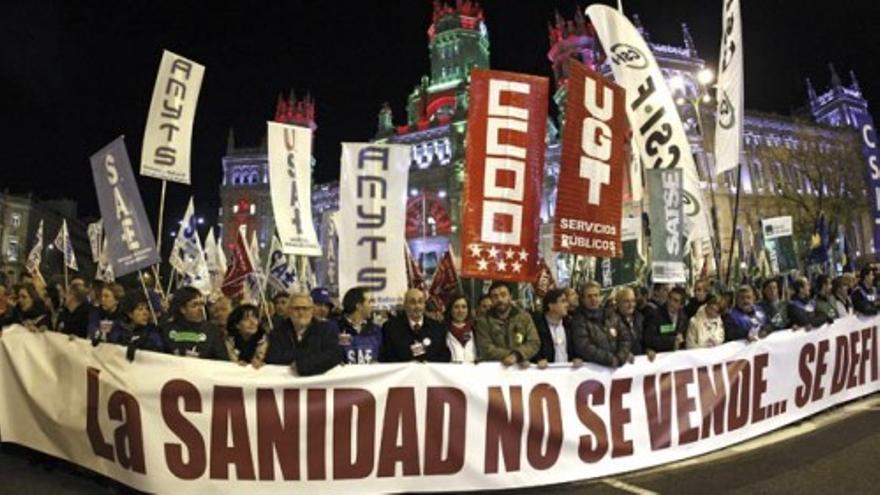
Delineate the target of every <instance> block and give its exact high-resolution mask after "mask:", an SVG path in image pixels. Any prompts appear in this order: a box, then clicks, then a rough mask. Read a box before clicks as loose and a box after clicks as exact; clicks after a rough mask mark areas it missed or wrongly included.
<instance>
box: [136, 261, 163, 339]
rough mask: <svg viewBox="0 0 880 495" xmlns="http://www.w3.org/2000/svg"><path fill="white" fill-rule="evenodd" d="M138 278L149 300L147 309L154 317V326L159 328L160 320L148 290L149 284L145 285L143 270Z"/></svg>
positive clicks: (139, 271) (139, 272)
mask: <svg viewBox="0 0 880 495" xmlns="http://www.w3.org/2000/svg"><path fill="white" fill-rule="evenodd" d="M138 278H139V279H140V281H141V288H142V289H143V290H144V296H146V298H147V307H148V308H150V315H152V317H153V325H156V326H159V319H158V318H156V310H155V309H153V303H152V301H150V292H149V291H148V290H147V284H146V283H144V272H143V270H138Z"/></svg>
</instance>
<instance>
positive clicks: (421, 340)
mask: <svg viewBox="0 0 880 495" xmlns="http://www.w3.org/2000/svg"><path fill="white" fill-rule="evenodd" d="M450 359H451V356H450V354H449V348H448V347H447V346H446V327H445V326H443V324H442V323H440V322H438V321H434V320H432V319H430V318H427V317H423V318H422V328H420V329H419V330H418V332H416V331H415V330H414V329H413V328H412V327H410V324H409V318H407V316H406V313H405V312H403V313H401V314H400V315H398V316H396V317H394V318H391V319H390V320H388V321H386V322H385V325H384V326H383V327H382V350H381V352H380V356H379V361H381V362H383V363H406V362H409V361H423V362H424V361H429V362H434V363H448V362H449V360H450Z"/></svg>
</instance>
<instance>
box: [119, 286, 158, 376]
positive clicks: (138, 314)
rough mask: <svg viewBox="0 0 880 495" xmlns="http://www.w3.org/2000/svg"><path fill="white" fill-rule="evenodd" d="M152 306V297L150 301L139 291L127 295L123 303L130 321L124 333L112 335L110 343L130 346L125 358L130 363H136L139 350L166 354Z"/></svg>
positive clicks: (125, 324) (124, 328) (124, 327)
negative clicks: (135, 358) (154, 320)
mask: <svg viewBox="0 0 880 495" xmlns="http://www.w3.org/2000/svg"><path fill="white" fill-rule="evenodd" d="M152 304H153V302H152V297H151V298H149V299H148V298H147V295H146V294H144V293H143V291H141V290H137V289H135V290H132V291H130V292H129V293H128V294H126V296H125V299H124V300H123V301H122V309H123V312H124V313H125V316H126V318H127V319H128V321H126V322H124V323H122V325H121V328H122V330H123V331H122V332H120V333H118V334H116V335H111V340H110V341H111V342H113V343H116V344H120V345H125V346H128V349H127V350H126V353H125V356H126V357H127V358H128V360H129V361H134V355H135V352H137V351H138V350H145V351H151V352H165V349H166V345H165V338H164V337H163V336H162V330H161V329H160V328H159V327H158V326H156V324H155V323H154V322H153V310H152V308H151V305H152Z"/></svg>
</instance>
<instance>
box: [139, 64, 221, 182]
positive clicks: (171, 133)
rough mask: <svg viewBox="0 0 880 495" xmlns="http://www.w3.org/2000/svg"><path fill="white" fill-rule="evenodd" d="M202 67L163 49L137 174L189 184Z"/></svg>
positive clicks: (202, 72)
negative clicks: (191, 146)
mask: <svg viewBox="0 0 880 495" xmlns="http://www.w3.org/2000/svg"><path fill="white" fill-rule="evenodd" d="M204 74H205V67H204V66H202V65H199V64H197V63H195V62H193V61H192V60H187V59H185V58H183V57H181V56H180V55H175V54H174V53H171V52H169V51H168V50H164V51H163V52H162V62H161V63H160V64H159V73H158V74H157V75H156V85H155V86H154V87H153V99H152V101H151V102H150V113H149V115H148V116H147V127H146V129H145V130H144V146H143V148H142V149H141V175H144V176H147V177H155V178H157V179H162V180H170V181H172V182H180V183H182V184H189V183H190V144H191V141H192V125H193V119H194V118H195V115H196V103H198V100H199V90H201V87H202V77H203V76H204Z"/></svg>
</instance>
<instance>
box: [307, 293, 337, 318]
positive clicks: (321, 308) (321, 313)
mask: <svg viewBox="0 0 880 495" xmlns="http://www.w3.org/2000/svg"><path fill="white" fill-rule="evenodd" d="M311 296H312V301H314V302H315V310H314V316H315V319H316V320H318V321H327V320H329V319H330V313H331V312H332V311H333V301H331V300H330V291H329V290H327V289H326V288H325V287H315V288H314V289H312V294H311Z"/></svg>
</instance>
